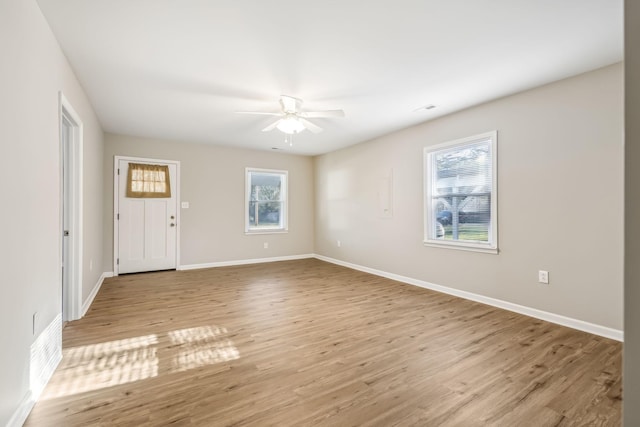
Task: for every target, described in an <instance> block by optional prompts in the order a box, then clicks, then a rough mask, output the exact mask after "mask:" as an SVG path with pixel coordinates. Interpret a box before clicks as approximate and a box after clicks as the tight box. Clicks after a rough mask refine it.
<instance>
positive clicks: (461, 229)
mask: <svg viewBox="0 0 640 427" xmlns="http://www.w3.org/2000/svg"><path fill="white" fill-rule="evenodd" d="M496 151H497V132H496V131H493V132H489V133H485V134H482V135H476V136H472V137H468V138H464V139H460V140H456V141H451V142H447V143H444V144H439V145H436V146H433V147H427V148H425V150H424V171H425V196H424V212H425V218H424V225H425V231H424V234H425V236H424V243H425V245H429V246H441V247H450V248H458V249H467V250H477V251H483V252H490V253H497V251H498V242H497V221H496V219H497V193H496V184H497V180H496V177H497V174H496Z"/></svg>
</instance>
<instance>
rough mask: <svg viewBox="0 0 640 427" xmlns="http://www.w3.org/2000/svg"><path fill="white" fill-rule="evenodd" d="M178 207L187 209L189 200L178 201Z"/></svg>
mask: <svg viewBox="0 0 640 427" xmlns="http://www.w3.org/2000/svg"><path fill="white" fill-rule="evenodd" d="M180 207H181V208H182V209H189V202H182V203H180Z"/></svg>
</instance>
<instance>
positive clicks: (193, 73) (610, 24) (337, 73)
mask: <svg viewBox="0 0 640 427" xmlns="http://www.w3.org/2000/svg"><path fill="white" fill-rule="evenodd" d="M39 4H40V7H41V9H42V11H43V13H44V15H45V17H46V19H47V20H48V22H49V23H50V25H51V27H52V29H53V32H54V33H55V35H56V37H57V39H58V41H59V42H60V44H61V46H62V49H63V50H64V52H65V54H66V55H67V57H68V59H69V61H70V62H71V65H72V67H73V68H74V70H75V72H76V74H77V76H78V78H79V80H80V81H81V83H82V85H83V86H84V88H85V90H86V92H87V93H88V96H89V98H90V99H91V102H92V104H93V106H94V108H95V110H96V113H97V114H98V117H99V119H100V121H101V123H102V125H103V127H104V130H105V131H108V132H113V133H120V134H127V135H136V136H145V137H152V138H162V139H172V140H180V141H191V142H202V143H211V144H219V145H231V146H237V147H249V148H256V149H267V150H270V149H271V148H272V147H278V148H283V149H286V150H287V151H289V152H293V153H298V154H311V155H313V154H319V153H325V152H328V151H332V150H335V149H338V148H341V147H345V146H349V145H352V144H356V143H358V142H362V141H366V140H368V139H371V138H374V137H376V136H379V135H382V134H386V133H389V132H392V131H394V130H397V129H401V128H404V127H407V126H411V125H414V124H417V123H420V122H423V121H426V120H430V119H433V118H435V117H438V116H441V115H444V114H448V113H451V112H453V111H457V110H460V109H463V108H466V107H469V106H471V105H475V104H479V103H482V102H485V101H488V100H491V99H495V98H498V97H501V96H505V95H508V94H512V93H515V92H518V91H521V90H524V89H528V88H531V87H535V86H538V85H541V84H544V83H547V82H551V81H554V80H558V79H561V78H564V77H568V76H571V75H575V74H578V73H581V72H584V71H588V70H592V69H595V68H599V67H602V66H604V65H608V64H611V63H614V62H617V61H620V60H622V57H623V30H622V25H623V2H622V0H446V1H445V0H395V1H391V0H377V1H376V0H368V1H365V0H343V1H333V0H324V1H314V2H311V1H304V0H270V1H264V0H263V1H260V0H224V1H223V0H180V1H178V0H90V1H89V0H39ZM281 94H285V95H291V96H295V97H298V98H302V99H303V100H304V101H305V103H304V105H303V109H307V110H317V109H320V110H324V109H339V108H341V109H343V110H344V111H345V113H346V117H345V118H331V119H328V118H325V119H314V120H313V122H314V123H316V124H318V125H319V126H321V127H323V128H324V132H322V133H320V134H317V135H314V134H311V133H310V132H309V131H304V132H302V133H301V134H299V135H296V136H295V138H294V141H293V142H294V145H293V147H289V146H288V145H286V144H285V143H284V135H283V134H282V133H280V132H279V131H277V130H274V131H272V132H268V133H263V132H261V129H262V128H264V127H265V126H267V125H268V124H270V123H271V122H272V121H273V120H274V118H273V117H269V116H252V115H244V114H235V113H234V112H235V111H241V110H259V111H274V112H275V111H278V109H279V105H278V97H279V95H281ZM427 104H434V105H436V106H437V108H435V109H432V110H429V111H424V110H423V111H421V112H414V111H413V110H415V109H416V108H418V107H421V106H424V105H427ZM488 126H489V127H491V126H490V125H488Z"/></svg>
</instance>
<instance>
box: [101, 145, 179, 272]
mask: <svg viewBox="0 0 640 427" xmlns="http://www.w3.org/2000/svg"><path fill="white" fill-rule="evenodd" d="M120 160H125V161H129V162H141V163H154V162H160V163H168V164H172V165H176V182H175V185H174V184H172V186H173V189H175V192H176V205H177V209H176V270H178V269H179V267H180V228H181V225H182V222H181V221H180V210H181V209H180V161H178V160H164V159H150V158H146V157H129V156H113V275H114V276H117V275H118V272H119V268H118V258H120V254H119V243H120V242H119V240H118V212H119V211H120V206H119V205H120V198H119V197H118V195H119V194H120V180H119V179H118V164H119V162H120Z"/></svg>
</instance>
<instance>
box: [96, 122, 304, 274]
mask: <svg viewBox="0 0 640 427" xmlns="http://www.w3.org/2000/svg"><path fill="white" fill-rule="evenodd" d="M115 155H120V156H137V157H149V158H156V159H167V160H179V161H180V162H181V163H180V170H181V186H180V197H181V200H182V201H188V202H189V204H190V207H189V209H182V210H181V224H180V226H181V229H180V250H181V253H180V264H181V265H193V264H207V263H214V262H223V261H236V260H245V259H256V258H268V257H279V256H290V255H302V254H310V253H313V246H314V239H313V224H314V213H313V210H314V209H313V208H314V196H313V160H312V159H311V158H310V157H305V156H295V155H290V154H283V153H276V152H269V151H256V150H246V149H236V148H229V147H219V146H212V145H203V144H193V143H186V142H171V141H160V140H154V139H145V138H136V137H131V136H122V135H111V134H106V136H105V157H104V174H105V179H104V182H105V186H104V197H105V199H104V201H105V204H104V217H105V219H106V220H105V229H104V257H105V260H104V264H105V268H107V266H112V265H113V256H112V255H113V222H112V218H113V158H114V156H115ZM246 167H256V168H265V169H282V170H288V171H289V202H290V203H289V232H288V233H283V234H264V235H263V234H261V235H245V233H244V188H245V187H244V185H245V168H246ZM264 242H267V243H268V244H269V248H268V249H264V247H263V243H264Z"/></svg>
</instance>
